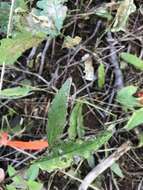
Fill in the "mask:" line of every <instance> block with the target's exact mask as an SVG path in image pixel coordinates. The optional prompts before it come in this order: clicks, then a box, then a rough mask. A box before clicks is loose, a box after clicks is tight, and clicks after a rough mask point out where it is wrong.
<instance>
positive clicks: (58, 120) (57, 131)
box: [47, 78, 72, 146]
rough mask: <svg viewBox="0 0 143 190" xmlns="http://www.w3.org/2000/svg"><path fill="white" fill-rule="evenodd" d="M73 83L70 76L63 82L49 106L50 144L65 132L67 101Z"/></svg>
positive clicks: (48, 128)
mask: <svg viewBox="0 0 143 190" xmlns="http://www.w3.org/2000/svg"><path fill="white" fill-rule="evenodd" d="M71 83H72V80H71V78H70V79H68V80H67V81H66V82H65V83H64V84H63V86H62V88H61V89H60V90H59V92H58V93H57V94H56V96H55V98H54V100H53V101H52V103H51V107H50V108H49V112H48V125H47V135H48V142H49V145H50V146H52V145H53V144H54V143H55V142H56V141H58V140H59V138H60V136H61V134H62V132H63V129H64V126H65V123H66V115H67V102H68V97H69V94H70V88H71Z"/></svg>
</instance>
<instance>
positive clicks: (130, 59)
mask: <svg viewBox="0 0 143 190" xmlns="http://www.w3.org/2000/svg"><path fill="white" fill-rule="evenodd" d="M120 57H121V58H122V59H123V60H124V61H126V62H127V63H129V64H131V65H133V66H134V67H136V68H137V69H140V70H141V71H143V60H141V59H140V58H138V57H137V56H136V55H133V54H131V53H125V52H124V53H121V54H120Z"/></svg>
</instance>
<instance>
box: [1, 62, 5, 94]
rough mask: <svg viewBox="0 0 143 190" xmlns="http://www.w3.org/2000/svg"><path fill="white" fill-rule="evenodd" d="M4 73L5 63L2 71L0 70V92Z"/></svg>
mask: <svg viewBox="0 0 143 190" xmlns="http://www.w3.org/2000/svg"><path fill="white" fill-rule="evenodd" d="M4 73H5V62H3V65H2V70H1V76H0V91H1V90H2V85H3V77H4Z"/></svg>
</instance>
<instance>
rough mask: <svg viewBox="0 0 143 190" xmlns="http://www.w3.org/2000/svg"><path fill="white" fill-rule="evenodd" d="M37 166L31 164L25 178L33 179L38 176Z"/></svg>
mask: <svg viewBox="0 0 143 190" xmlns="http://www.w3.org/2000/svg"><path fill="white" fill-rule="evenodd" d="M38 174H39V168H38V167H34V165H31V166H30V168H29V169H28V170H27V171H26V178H27V179H28V180H35V179H36V178H37V177H38Z"/></svg>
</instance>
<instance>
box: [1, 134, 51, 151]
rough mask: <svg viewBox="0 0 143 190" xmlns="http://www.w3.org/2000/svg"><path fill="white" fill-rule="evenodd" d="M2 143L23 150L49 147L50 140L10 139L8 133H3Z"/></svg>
mask: <svg viewBox="0 0 143 190" xmlns="http://www.w3.org/2000/svg"><path fill="white" fill-rule="evenodd" d="M0 145H3V146H10V147H12V148H18V149H21V150H24V149H27V150H41V149H44V148H47V147H48V142H47V141H46V140H35V141H29V142H24V141H17V140H9V139H8V134H7V133H2V134H1V140H0Z"/></svg>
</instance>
